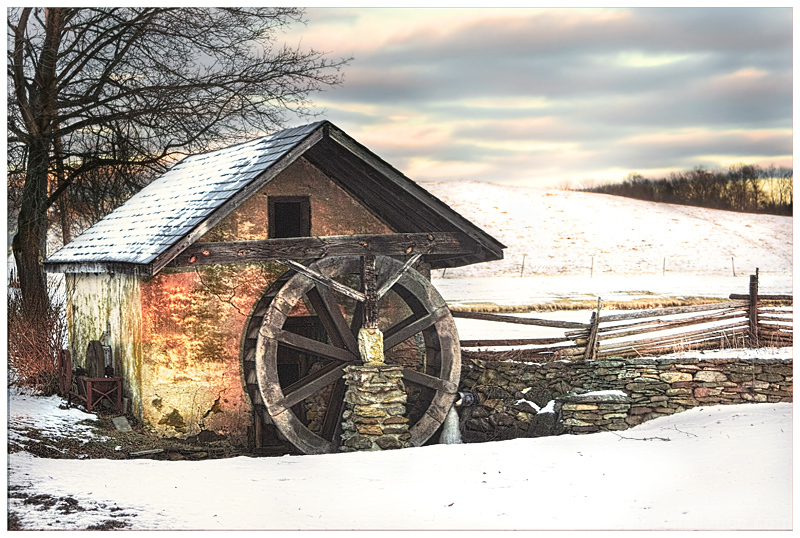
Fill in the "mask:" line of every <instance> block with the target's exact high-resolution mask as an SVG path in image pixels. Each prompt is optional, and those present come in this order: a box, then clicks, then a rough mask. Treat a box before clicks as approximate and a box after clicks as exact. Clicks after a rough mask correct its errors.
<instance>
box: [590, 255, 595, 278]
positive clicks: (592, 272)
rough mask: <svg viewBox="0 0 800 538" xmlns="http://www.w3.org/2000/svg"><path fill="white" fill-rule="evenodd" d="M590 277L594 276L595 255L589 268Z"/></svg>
mask: <svg viewBox="0 0 800 538" xmlns="http://www.w3.org/2000/svg"><path fill="white" fill-rule="evenodd" d="M589 278H594V256H592V267H591V268H590V269H589Z"/></svg>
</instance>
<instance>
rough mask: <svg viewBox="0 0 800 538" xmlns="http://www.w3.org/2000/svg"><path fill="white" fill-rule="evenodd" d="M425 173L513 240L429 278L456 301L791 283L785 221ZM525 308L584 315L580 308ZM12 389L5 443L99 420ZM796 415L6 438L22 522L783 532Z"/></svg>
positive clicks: (780, 289) (787, 407)
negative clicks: (178, 444) (232, 453)
mask: <svg viewBox="0 0 800 538" xmlns="http://www.w3.org/2000/svg"><path fill="white" fill-rule="evenodd" d="M424 186H425V188H428V189H430V190H431V192H433V193H434V194H435V195H436V196H438V197H440V198H442V199H443V200H444V201H446V202H448V203H450V204H451V205H453V207H454V208H455V209H456V210H457V211H459V212H461V213H462V214H463V215H464V216H466V217H467V218H470V219H472V220H473V221H475V222H476V223H478V224H479V225H480V226H482V227H484V228H485V229H486V230H487V231H488V232H489V233H490V234H492V235H494V236H495V237H497V239H499V240H500V241H502V242H503V243H505V244H506V245H507V246H508V247H509V248H508V249H507V251H506V256H505V259H504V260H502V261H500V262H495V263H492V264H482V265H478V266H474V267H468V268H462V269H455V270H448V271H447V272H446V274H445V275H444V276H445V278H441V276H442V275H441V274H434V284H435V285H436V287H437V288H438V289H439V290H440V291H441V293H442V295H443V296H444V297H445V298H446V299H447V300H448V301H449V302H450V303H451V304H462V303H474V302H493V303H496V304H509V305H519V304H534V303H540V302H552V301H554V300H556V299H560V298H572V299H596V298H597V297H598V296H599V297H602V298H603V299H605V300H609V301H610V300H617V299H623V300H624V299H625V298H637V297H653V296H665V297H674V296H703V297H727V296H728V295H730V294H731V293H746V292H747V286H748V280H747V275H748V274H749V273H751V272H753V271H755V268H756V267H758V268H760V270H761V280H760V282H761V290H762V292H763V293H775V294H787V293H791V291H792V277H791V275H792V219H791V218H787V217H771V216H764V215H743V214H739V213H727V212H720V211H712V210H703V209H698V208H685V207H681V206H670V205H666V204H648V203H645V202H638V201H635V200H628V199H624V198H617V197H611V196H605V195H596V194H584V193H572V192H564V191H536V190H534V189H524V188H519V187H498V186H495V185H492V186H488V185H486V184H476V183H454V184H453V183H448V184H445V183H436V184H424ZM523 254H525V255H526V256H525V270H524V271H522V261H523ZM731 258H733V263H732V260H731ZM734 271H735V272H736V275H737V276H735V277H734V276H733V272H734ZM521 272H522V273H523V274H524V277H522V278H520V277H519V275H520V273H521ZM545 275H555V276H545ZM467 277H470V278H467ZM536 316H537V317H547V316H555V317H556V318H557V319H569V316H575V317H576V319H577V320H579V321H585V319H587V318H588V313H587V312H559V313H542V314H537V315H536ZM470 321H472V320H458V323H459V332H460V333H461V337H462V338H465V339H466V338H473V337H484V336H482V335H480V334H479V330H480V329H479V327H478V326H471V325H470V324H469V322H470ZM462 322H465V323H464V324H462ZM495 326H499V324H495ZM507 327H509V328H510V329H509V330H515V329H517V328H518V327H515V326H507ZM731 353H732V352H731V351H727V352H725V354H726V356H730V355H731ZM736 353H737V354H739V355H740V356H748V357H763V358H786V357H791V356H792V350H791V349H777V350H776V349H763V350H739V351H737V352H736ZM705 354H706V355H707V356H715V354H714V352H705ZM9 396H10V397H9V399H8V416H9V423H8V427H9V443H14V442H15V439H17V436H25V435H31V434H30V432H26V430H27V429H29V428H32V429H33V430H34V431H38V430H43V431H45V432H46V435H49V436H60V435H63V436H71V437H73V438H75V439H78V440H79V441H78V442H80V441H81V440H86V439H87V438H90V437H91V436H93V435H97V434H95V433H92V431H93V430H92V429H91V428H89V427H87V424H86V423H84V422H83V421H85V420H86V419H87V418H88V419H89V420H90V421H91V420H93V419H94V417H93V415H88V414H86V413H82V412H80V411H77V410H74V409H73V410H68V411H66V410H61V409H59V408H58V406H59V404H60V403H61V400H60V399H58V398H42V397H35V396H30V395H24V394H19V393H17V392H16V391H12V393H11V394H10V395H9ZM792 422H793V421H792V405H791V404H788V403H782V404H746V405H735V406H717V407H703V408H696V409H692V410H690V411H686V412H683V413H680V414H677V415H673V416H671V417H665V418H661V419H658V420H654V421H651V422H647V423H645V424H642V425H641V426H638V427H636V428H633V429H630V430H627V431H624V432H620V433H610V432H609V433H600V434H592V435H583V436H559V437H548V438H539V439H517V440H513V441H501V442H492V443H483V444H469V445H438V446H430V447H421V448H413V449H407V450H400V451H387V452H381V453H352V454H337V455H324V456H302V457H288V456H287V457H280V458H258V459H253V458H246V457H238V458H230V459H220V460H205V461H194V462H190V461H177V462H168V461H154V460H113V461H112V460H104V459H82V460H81V459H46V458H36V457H34V456H32V455H31V454H29V453H26V452H16V453H12V454H10V455H9V457H8V485H9V493H10V494H11V497H10V498H9V501H8V506H9V509H10V510H11V511H12V512H13V513H14V514H16V517H17V518H18V524H19V526H20V527H21V528H23V529H30V530H34V529H37V530H56V529H60V530H83V529H87V528H89V527H92V526H98V527H100V528H126V529H130V530H154V529H157V530H215V529H272V530H275V529H282V530H301V529H306V530H311V529H325V530H339V531H346V530H352V529H370V530H375V529H385V530H396V529H437V530H442V529H446V530H454V531H459V530H479V529H531V530H570V529H575V530H586V529H591V530H608V531H616V530H632V531H640V530H671V531H682V530H717V531H729V530H773V529H783V530H789V529H791V528H792V526H793V519H792V516H793V507H792V486H793V482H792V431H793V430H792ZM124 449H125V447H122V446H121V447H120V450H124Z"/></svg>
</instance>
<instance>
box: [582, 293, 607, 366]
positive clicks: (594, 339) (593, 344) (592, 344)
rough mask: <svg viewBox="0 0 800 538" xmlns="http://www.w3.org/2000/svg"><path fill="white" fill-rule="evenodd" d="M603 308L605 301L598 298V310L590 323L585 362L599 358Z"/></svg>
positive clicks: (593, 314)
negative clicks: (599, 332) (601, 311)
mask: <svg viewBox="0 0 800 538" xmlns="http://www.w3.org/2000/svg"><path fill="white" fill-rule="evenodd" d="M602 307H603V301H602V299H600V298H599V297H598V298H597V310H595V311H594V312H592V320H591V321H590V322H589V324H590V325H591V327H590V328H589V339H588V340H587V342H586V350H585V351H584V352H583V360H585V361H588V360H594V359H596V358H597V346H598V340H599V338H598V336H597V332H598V330H599V329H600V309H601V308H602Z"/></svg>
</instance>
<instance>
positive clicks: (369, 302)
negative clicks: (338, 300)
mask: <svg viewBox="0 0 800 538" xmlns="http://www.w3.org/2000/svg"><path fill="white" fill-rule="evenodd" d="M361 286H362V291H363V293H364V297H365V300H364V326H363V327H361V329H359V331H358V352H359V355H360V356H361V360H362V361H363V362H364V364H367V365H379V364H383V361H384V354H383V333H381V331H380V329H378V271H377V268H376V266H375V256H372V255H367V256H363V257H362V258H361Z"/></svg>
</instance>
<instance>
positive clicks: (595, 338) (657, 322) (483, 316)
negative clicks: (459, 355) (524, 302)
mask: <svg viewBox="0 0 800 538" xmlns="http://www.w3.org/2000/svg"><path fill="white" fill-rule="evenodd" d="M729 299H730V300H729V301H726V302H720V303H713V304H705V305H692V306H679V307H671V308H659V309H652V310H640V311H633V312H624V313H615V314H602V306H603V303H602V300H601V299H598V302H597V309H596V310H594V311H593V312H592V314H591V319H590V320H589V322H588V323H577V322H572V321H558V320H545V319H535V318H522V317H516V316H509V315H498V314H487V313H478V312H460V311H453V317H457V318H466V319H477V320H483V321H492V322H498V323H514V324H522V325H534V326H542V327H555V328H562V329H565V332H564V336H563V337H553V338H518V339H504V340H487V339H481V340H462V341H461V347H463V348H510V349H509V350H505V351H498V353H500V354H501V355H502V357H503V358H509V357H508V354H509V351H518V352H519V353H518V357H517V358H520V359H522V358H524V359H526V360H527V359H530V360H536V361H539V362H546V361H548V360H562V359H567V360H597V359H604V358H609V357H621V358H626V357H645V356H658V355H664V354H667V353H674V352H677V351H689V350H701V349H741V348H757V347H789V346H791V345H792V342H793V327H794V326H793V317H792V312H793V307H792V306H779V305H780V304H786V303H788V304H789V305H791V304H792V296H791V295H759V292H758V269H756V274H754V275H751V276H750V286H749V290H748V293H747V294H731V295H730V297H729Z"/></svg>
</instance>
